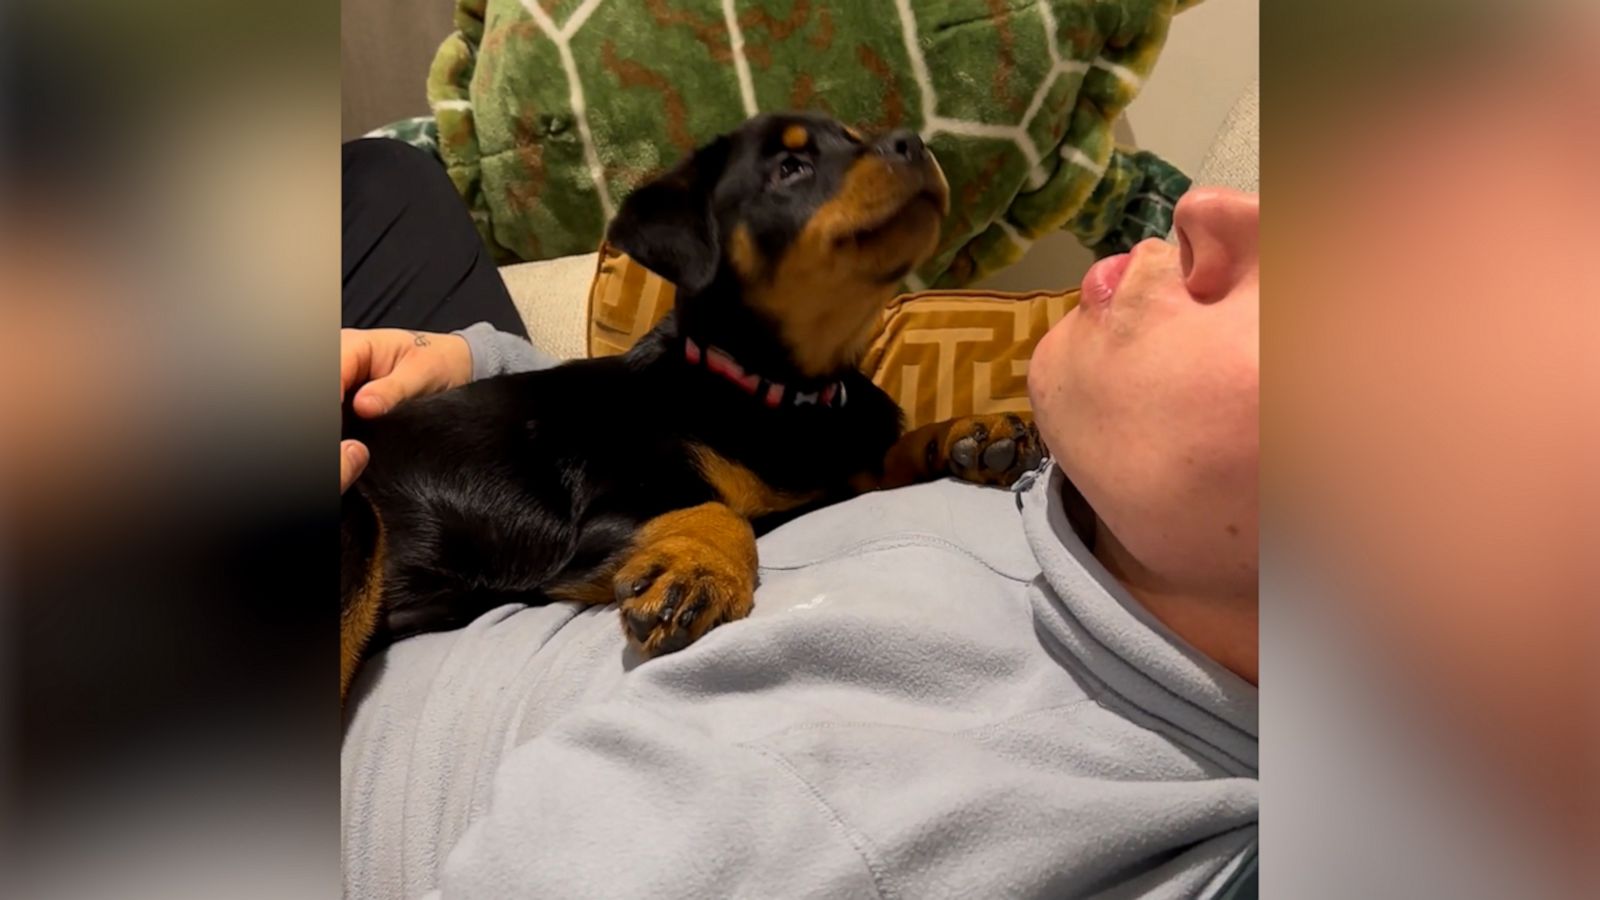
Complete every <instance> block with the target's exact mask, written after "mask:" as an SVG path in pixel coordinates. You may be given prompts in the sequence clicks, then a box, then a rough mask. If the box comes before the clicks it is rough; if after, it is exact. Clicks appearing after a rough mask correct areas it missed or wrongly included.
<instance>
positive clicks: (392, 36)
mask: <svg viewBox="0 0 1600 900" xmlns="http://www.w3.org/2000/svg"><path fill="white" fill-rule="evenodd" d="M454 14H455V4H454V3H453V2H451V0H342V2H341V4H340V8H339V69H340V77H341V80H342V84H341V85H340V98H341V101H342V102H341V109H340V111H341V113H342V119H341V124H340V132H341V134H342V135H343V139H344V140H347V141H348V140H350V139H351V138H358V137H360V136H361V135H363V134H365V133H367V132H369V131H371V130H372V129H374V128H377V127H379V126H381V125H387V124H389V123H390V122H393V121H395V120H396V119H405V118H409V117H410V116H425V115H427V114H428V93H427V81H428V66H429V65H430V64H431V63H432V62H433V54H434V51H435V50H438V49H439V44H440V42H442V41H443V40H444V39H445V38H446V37H447V36H448V35H449V34H450V32H451V31H453V30H454V29H455V25H454V23H453V21H452V17H453V16H454Z"/></svg>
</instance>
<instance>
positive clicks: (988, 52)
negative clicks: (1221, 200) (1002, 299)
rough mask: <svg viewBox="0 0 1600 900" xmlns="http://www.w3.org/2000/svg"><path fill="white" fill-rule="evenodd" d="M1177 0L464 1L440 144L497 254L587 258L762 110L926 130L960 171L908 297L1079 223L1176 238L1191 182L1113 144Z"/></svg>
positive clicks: (1085, 228)
mask: <svg viewBox="0 0 1600 900" xmlns="http://www.w3.org/2000/svg"><path fill="white" fill-rule="evenodd" d="M1187 5H1190V4H1189V3H1185V2H1180V0H457V8H456V27H457V31H456V33H454V34H453V35H451V36H450V37H449V38H448V39H447V40H446V41H445V42H444V44H443V45H442V46H441V47H440V48H439V52H438V55H437V56H436V57H435V59H434V63H433V68H432V71H431V72H430V74H429V79H428V97H429V101H430V104H431V105H432V108H433V112H434V117H435V120H436V122H437V126H438V141H439V145H438V147H439V155H440V156H441V158H442V159H443V160H444V162H445V164H446V167H447V168H448V170H449V172H450V175H451V178H452V179H453V180H454V181H455V184H456V187H457V188H458V189H459V190H460V191H461V194H462V196H463V197H464V198H465V199H466V201H467V204H468V207H469V208H470V209H471V211H472V215H473V218H474V220H475V221H476V223H477V225H478V227H479V229H480V231H481V232H482V234H483V236H484V239H485V241H486V242H487V243H488V245H489V246H490V247H491V248H492V249H494V250H495V251H496V254H497V256H498V258H500V259H501V260H502V261H507V262H509V261H513V260H535V259H548V258H551V257H557V256H565V255H568V254H572V253H581V252H588V251H590V250H593V249H594V247H595V246H596V245H597V244H598V243H599V242H600V239H601V236H602V234H603V232H604V229H605V226H606V223H607V222H608V221H609V219H610V217H611V215H612V214H613V213H614V212H615V211H616V209H617V206H618V204H619V203H620V202H621V200H622V198H623V197H624V196H626V195H627V193H628V192H629V191H631V190H632V189H633V188H634V187H636V186H638V185H639V184H641V183H642V182H644V181H645V180H647V179H649V178H650V177H652V176H653V175H655V174H656V173H658V172H660V171H661V170H663V169H664V168H666V167H667V166H669V165H670V164H672V162H674V161H675V160H676V159H678V158H679V157H681V156H682V155H684V154H686V153H688V152H689V151H690V150H692V149H693V148H694V147H695V146H697V145H699V144H701V143H704V142H705V141H707V140H709V139H710V138H711V137H713V136H715V135H717V134H720V133H722V132H725V131H728V130H730V129H732V128H733V127H735V126H736V125H737V124H738V123H739V122H740V121H742V120H743V119H745V118H746V117H747V116H749V115H753V114H755V113H757V112H762V111H778V110H783V109H803V108H811V109H818V110H822V111H824V112H828V113H831V114H833V115H834V116H836V117H838V118H839V119H841V120H843V121H845V122H847V123H850V124H854V125H856V126H858V127H861V128H863V129H865V130H874V131H875V130H882V129H887V128H891V127H911V128H915V129H917V130H918V131H919V132H921V134H922V136H923V138H924V139H925V140H926V141H927V142H928V144H929V146H930V147H931V148H932V149H933V151H934V153H935V155H936V156H938V158H939V161H940V163H941V164H942V165H943V167H944V170H945V174H946V176H947V177H948V178H949V181H950V186H951V198H952V203H951V213H950V216H949V218H948V219H947V220H946V221H945V223H944V229H943V237H942V239H941V243H940V246H939V251H938V252H937V253H936V254H935V256H934V257H933V258H932V259H931V260H929V261H928V263H927V264H926V265H924V266H923V267H922V268H921V269H919V270H918V271H917V272H915V273H913V275H912V276H911V277H910V278H908V279H907V284H908V286H909V287H912V288H920V287H924V286H938V287H955V286H959V285H963V284H968V283H970V282H972V281H974V280H976V279H978V278H980V277H982V276H983V275H985V274H987V273H989V272H992V271H994V270H995V269H997V268H1000V267H1001V266H1005V265H1008V264H1010V263H1012V262H1015V261H1016V260H1017V259H1019V258H1020V257H1021V256H1022V253H1023V252H1024V250H1025V249H1026V248H1027V246H1028V244H1029V243H1031V242H1032V241H1033V240H1034V239H1036V238H1038V237H1039V236H1040V235H1042V234H1044V233H1046V232H1048V231H1051V230H1054V229H1057V228H1066V229H1068V230H1069V231H1070V232H1072V234H1074V235H1075V236H1076V237H1077V238H1078V239H1079V241H1080V242H1082V243H1083V244H1084V245H1085V246H1088V247H1092V248H1094V249H1095V250H1096V251H1097V252H1098V253H1101V254H1107V253H1114V252H1119V251H1121V250H1124V249H1127V248H1128V247H1129V246H1131V245H1132V244H1134V243H1136V242H1137V241H1139V240H1141V239H1143V238H1145V237H1151V236H1163V235H1165V234H1166V232H1167V230H1168V229H1169V227H1170V225H1171V211H1172V204H1173V203H1174V202H1175V201H1176V200H1177V198H1178V196H1179V195H1181V194H1182V193H1183V191H1184V190H1186V189H1187V188H1188V184H1189V182H1188V179H1187V178H1185V177H1184V176H1183V175H1182V174H1181V173H1179V172H1177V171H1176V170H1175V169H1173V168H1172V167H1171V166H1169V165H1167V164H1166V163H1164V162H1162V161H1161V160H1160V159H1158V158H1156V157H1155V156H1153V155H1151V154H1148V153H1134V152H1125V151H1122V150H1119V149H1118V148H1116V147H1115V145H1114V141H1113V139H1112V134H1111V126H1112V123H1113V121H1115V119H1116V118H1117V116H1118V115H1120V114H1121V113H1122V111H1123V109H1124V108H1126V106H1127V105H1128V103H1129V101H1131V100H1132V99H1133V97H1134V96H1135V94H1136V93H1137V92H1138V90H1139V88H1140V86H1141V85H1142V84H1143V83H1144V81H1145V79H1146V78H1147V77H1148V76H1149V74H1150V71H1151V69H1152V67H1153V66H1154V65H1155V61H1156V57H1157V55H1158V54H1159V53H1160V50H1161V47H1162V45H1163V43H1164V42H1165V40H1166V35H1167V26H1168V24H1169V22H1170V20H1171V18H1172V15H1173V14H1174V13H1175V12H1176V11H1177V10H1178V9H1180V8H1182V7H1184V6H1187Z"/></svg>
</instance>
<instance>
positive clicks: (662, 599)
mask: <svg viewBox="0 0 1600 900" xmlns="http://www.w3.org/2000/svg"><path fill="white" fill-rule="evenodd" d="M747 527H748V526H747ZM752 543H753V541H752ZM613 586H614V587H615V590H616V598H617V602H618V603H619V604H621V606H622V630H623V631H624V632H625V633H626V634H627V636H628V639H629V641H631V642H632V643H633V644H634V646H636V647H638V648H639V651H640V652H641V653H643V654H644V655H645V656H647V657H653V656H660V655H661V654H663V653H672V652H673V651H676V650H682V649H683V648H684V647H687V646H689V645H690V644H691V643H693V642H695V641H697V640H699V639H700V637H701V636H702V635H704V634H705V633H706V632H708V631H710V630H711V629H713V628H715V627H717V626H718V625H721V624H723V623H724V622H731V621H733V620H735V619H742V618H744V617H745V616H747V615H749V614H750V608H751V605H752V603H753V600H754V597H755V571H754V567H753V566H751V565H749V564H748V563H745V562H741V561H740V560H738V559H736V558H735V557H734V556H733V555H730V554H728V553H726V552H724V551H723V550H721V549H720V548H718V547H715V546H713V545H711V544H710V543H708V542H707V541H705V540H702V539H700V538H697V537H692V536H686V535H685V536H675V537H668V538H664V539H662V540H660V541H657V542H654V543H650V544H647V545H645V546H643V547H640V548H639V549H638V550H637V551H635V552H634V554H633V555H632V556H631V557H630V558H629V559H628V561H627V562H626V563H624V564H623V566H622V568H621V569H619V570H617V574H616V577H615V578H614V580H613Z"/></svg>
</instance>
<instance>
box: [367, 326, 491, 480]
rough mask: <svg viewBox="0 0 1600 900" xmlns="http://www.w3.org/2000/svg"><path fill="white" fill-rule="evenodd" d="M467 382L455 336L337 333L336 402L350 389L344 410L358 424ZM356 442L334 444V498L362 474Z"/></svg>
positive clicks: (465, 360)
mask: <svg viewBox="0 0 1600 900" xmlns="http://www.w3.org/2000/svg"><path fill="white" fill-rule="evenodd" d="M471 380H472V350H471V348H470V347H468V345H467V339H466V338H464V337H461V336H460V335H456V334H430V333H428V332H424V331H406V330H404V329H400V328H373V329H362V328H343V329H340V330H339V402H340V403H343V402H344V398H345V395H347V394H349V393H350V391H351V390H352V389H354V390H355V392H356V393H355V396H354V397H353V398H352V399H351V401H350V406H351V408H352V409H354V410H355V413H356V415H358V416H361V417H363V418H368V419H370V418H373V417H375V416H381V415H383V414H384V413H386V412H388V411H389V410H391V409H394V408H395V406H396V405H398V404H399V403H400V401H402V400H407V399H410V398H412V397H421V396H423V395H425V394H434V393H438V392H439V391H447V390H449V389H451V388H453V387H460V386H461V385H463V384H466V383H467V382H469V381H471ZM368 458H369V453H368V451H367V448H366V446H365V445H363V444H362V443H361V442H360V441H341V442H340V444H339V492H340V493H344V491H345V490H346V489H347V488H349V487H350V485H351V483H352V482H354V481H355V480H356V478H357V476H359V475H360V474H361V471H362V470H363V469H365V468H366V466H367V460H368Z"/></svg>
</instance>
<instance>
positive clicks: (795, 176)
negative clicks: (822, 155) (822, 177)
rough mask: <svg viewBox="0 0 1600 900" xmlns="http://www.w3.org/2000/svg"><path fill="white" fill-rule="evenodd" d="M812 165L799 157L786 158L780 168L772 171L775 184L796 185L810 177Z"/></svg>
mask: <svg viewBox="0 0 1600 900" xmlns="http://www.w3.org/2000/svg"><path fill="white" fill-rule="evenodd" d="M810 174H811V164H810V163H808V162H806V161H805V160H803V159H801V158H800V157H798V156H785V157H784V158H783V161H782V162H780V163H778V167H777V168H776V169H774V170H772V183H773V184H794V183H795V182H797V181H799V180H801V179H803V178H806V177H808V176H810Z"/></svg>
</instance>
